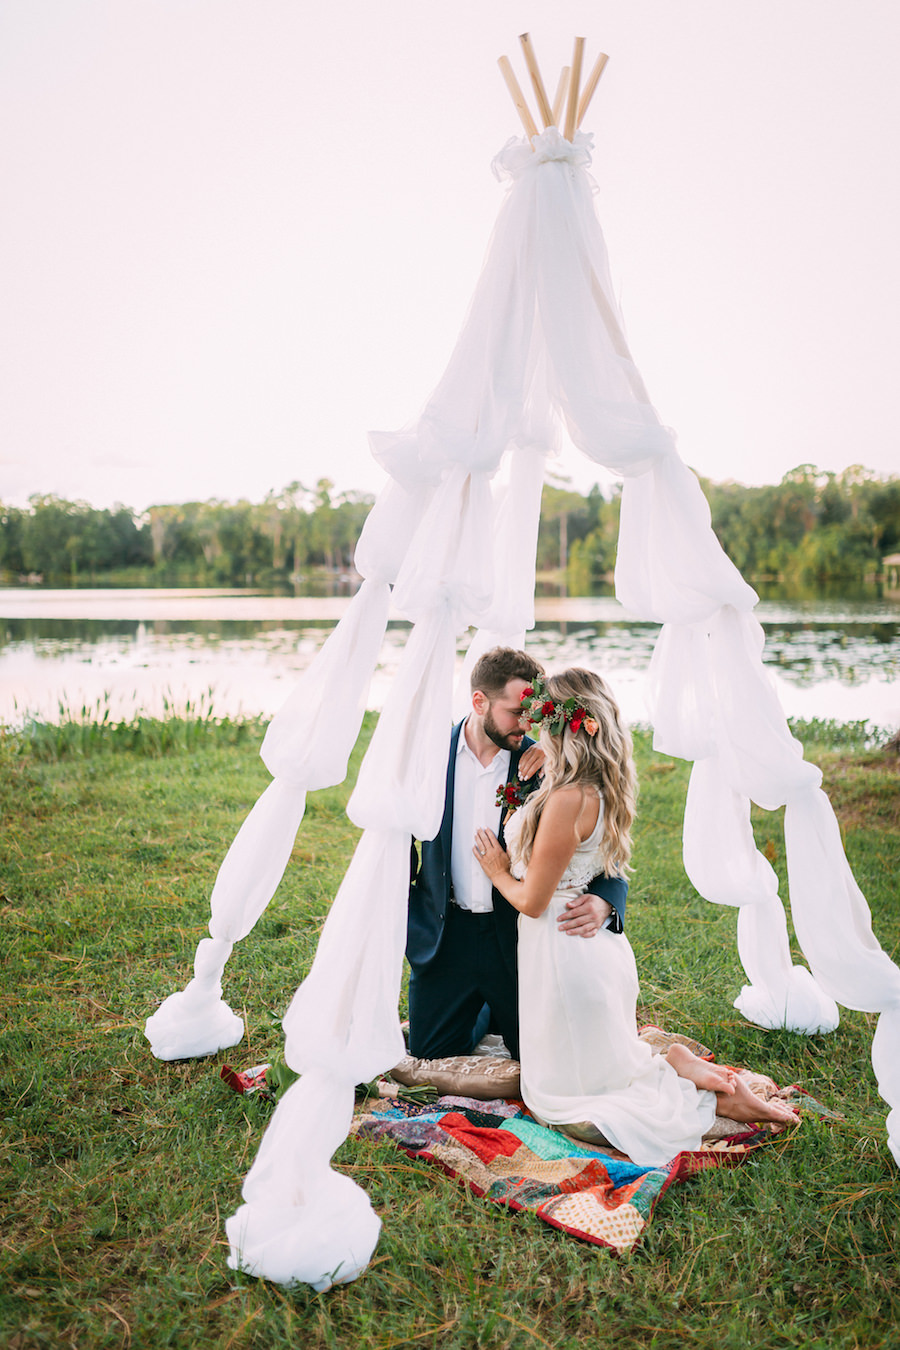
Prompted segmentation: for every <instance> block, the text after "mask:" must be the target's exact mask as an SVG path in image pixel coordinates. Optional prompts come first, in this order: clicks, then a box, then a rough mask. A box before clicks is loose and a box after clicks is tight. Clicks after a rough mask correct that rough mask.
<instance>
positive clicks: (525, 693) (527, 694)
mask: <svg viewBox="0 0 900 1350" xmlns="http://www.w3.org/2000/svg"><path fill="white" fill-rule="evenodd" d="M526 698H534V690H533V689H532V687H531V685H529V686H528V688H527V689H523V690H522V697H521V698H520V699H519V702H520V703H524V702H525V700H526Z"/></svg>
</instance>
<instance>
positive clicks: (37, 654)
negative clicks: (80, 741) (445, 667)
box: [0, 589, 900, 729]
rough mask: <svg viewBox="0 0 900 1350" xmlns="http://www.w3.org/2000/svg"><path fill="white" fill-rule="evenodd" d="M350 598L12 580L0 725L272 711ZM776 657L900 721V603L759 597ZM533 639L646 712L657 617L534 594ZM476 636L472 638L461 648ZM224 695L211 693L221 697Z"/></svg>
mask: <svg viewBox="0 0 900 1350" xmlns="http://www.w3.org/2000/svg"><path fill="white" fill-rule="evenodd" d="M348 603H349V601H348V600H347V599H346V598H340V597H333V598H329V597H278V596H264V595H260V594H256V593H247V592H236V591H221V590H215V591H213V590H173V591H165V590H143V591H138V590H74V591H45V590H30V589H5V590H4V589H0V722H3V723H6V724H10V725H16V724H18V723H21V721H22V719H23V717H24V715H25V714H26V713H27V714H31V715H36V716H39V717H41V718H43V719H45V720H55V719H57V718H58V716H59V707H60V704H63V705H64V706H65V707H66V708H68V709H70V710H73V711H78V710H80V709H81V708H82V706H87V707H93V706H94V705H95V704H97V703H98V702H101V703H104V704H105V703H106V702H107V701H108V703H109V706H110V710H111V714H112V716H113V717H115V718H120V717H129V716H130V715H131V714H132V713H134V712H136V711H138V710H140V711H144V712H147V713H149V714H151V715H159V714H160V713H162V712H163V711H164V708H165V706H166V705H167V704H168V705H170V706H171V705H174V706H175V707H176V708H179V709H183V708H184V707H185V706H187V705H188V704H189V703H190V704H193V705H196V704H197V703H198V701H199V700H200V699H201V698H205V699H206V700H207V702H208V701H209V699H210V698H211V701H212V706H213V711H214V712H215V713H217V714H219V715H225V714H230V715H234V714H245V715H257V714H261V715H263V716H266V717H268V716H271V715H272V714H273V713H275V712H276V711H277V710H278V708H279V707H280V706H281V704H282V703H283V702H284V700H285V699H286V698H287V697H288V695H289V694H290V693H291V691H292V689H293V687H294V684H295V682H296V679H297V677H298V675H299V674H300V673H301V672H302V671H303V670H304V669H305V668H306V667H307V666H308V664H309V663H310V661H311V660H312V658H313V657H314V656H315V654H316V652H317V651H318V650H319V648H320V647H321V645H322V643H323V642H324V641H325V639H326V637H327V636H328V634H329V633H330V632H331V630H332V629H333V627H334V625H335V624H336V622H337V621H338V619H339V618H340V617H341V615H342V614H343V612H344V610H345V609H346V607H347V604H348ZM756 614H757V617H758V618H759V620H760V622H761V623H762V624H763V626H764V628H765V632H766V648H765V660H766V663H767V665H768V668H769V670H770V672H771V674H772V677H773V679H774V681H775V683H776V685H777V687H778V691H779V694H780V696H781V701H782V705H783V707H784V709H785V712H786V713H787V715H788V716H789V717H802V718H812V717H821V718H835V719H837V720H840V721H869V722H872V723H873V724H874V725H876V726H884V727H891V728H892V729H895V728H896V727H897V726H898V725H900V681H898V675H900V600H896V599H889V600H872V601H806V602H803V603H794V604H791V603H788V602H783V601H771V600H768V601H761V602H760V604H759V606H758V607H757V610H756ZM536 619H537V623H536V627H535V629H534V631H533V632H532V633H531V634H530V635H529V638H528V647H529V650H531V651H532V652H533V653H534V655H535V656H536V657H537V658H538V659H539V660H540V661H542V662H543V663H544V664H545V665H546V666H547V668H548V669H550V670H553V669H558V668H560V667H562V666H565V665H573V664H584V665H588V666H591V667H593V668H595V669H597V670H599V671H601V672H602V673H603V674H604V676H606V677H607V678H608V679H609V681H610V683H611V684H612V686H613V689H614V690H615V692H616V695H617V697H618V699H619V701H620V703H621V705H622V708H623V711H624V713H625V715H626V717H628V718H629V720H631V721H645V720H646V710H645V706H644V702H643V685H644V676H645V673H646V670H647V666H648V664H649V661H650V656H651V654H652V651H653V646H654V643H655V641H656V637H657V634H658V631H659V628H658V625H656V624H650V623H642V622H639V621H637V620H635V619H632V618H631V617H630V616H629V615H628V614H626V612H625V611H624V610H623V609H622V607H621V605H619V603H618V602H617V601H616V600H615V599H613V598H611V597H591V598H569V599H560V598H544V599H538V600H537V601H536ZM408 631H409V626H408V624H406V623H403V622H402V621H398V622H392V623H391V624H390V625H389V627H388V631H387V634H386V637H385V641H384V645H383V647H382V651H381V656H380V660H379V665H378V669H377V672H376V675H375V678H374V680H373V682H372V689H371V695H370V704H371V706H372V707H373V708H378V707H380V706H381V704H382V702H383V699H384V697H385V693H386V691H387V688H388V686H389V683H390V680H391V678H392V676H393V674H394V672H395V671H396V669H397V665H398V662H399V660H400V657H401V655H402V651H403V645H404V643H405V640H406V636H407V633H408ZM462 650H463V647H462V645H461V647H460V659H461V657H462ZM210 691H211V693H210Z"/></svg>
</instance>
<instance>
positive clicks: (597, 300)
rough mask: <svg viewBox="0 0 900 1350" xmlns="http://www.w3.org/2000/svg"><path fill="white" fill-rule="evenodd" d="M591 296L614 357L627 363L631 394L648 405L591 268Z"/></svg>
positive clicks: (647, 399) (603, 294)
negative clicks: (607, 335)
mask: <svg viewBox="0 0 900 1350" xmlns="http://www.w3.org/2000/svg"><path fill="white" fill-rule="evenodd" d="M591 296H592V297H593V301H594V304H595V305H596V306H597V309H598V310H599V312H600V318H601V319H602V320H603V324H604V327H605V328H606V331H607V333H608V334H609V340H610V342H611V343H612V346H613V351H614V352H615V353H616V356H619V357H621V358H622V360H623V361H627V362H628V367H627V368H626V371H625V375H626V378H627V380H628V383H629V384H630V385H631V392H632V393H633V394H634V396H635V398H636V399H637V400H638V402H639V403H649V402H650V395H649V394H648V393H647V386H646V385H645V384H644V381H643V380H642V379H641V372H640V371H639V370H638V368H637V366H636V365H635V364H634V359H633V357H632V355H631V352H630V351H629V350H628V343H627V342H626V341H625V334H624V333H623V332H622V329H621V328H620V326H619V321H618V319H617V318H616V315H615V312H614V311H613V308H612V305H610V303H609V301H608V300H607V298H606V293H605V292H604V290H603V287H602V286H601V285H600V280H599V278H598V276H597V273H596V272H595V271H594V269H593V268H591Z"/></svg>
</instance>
